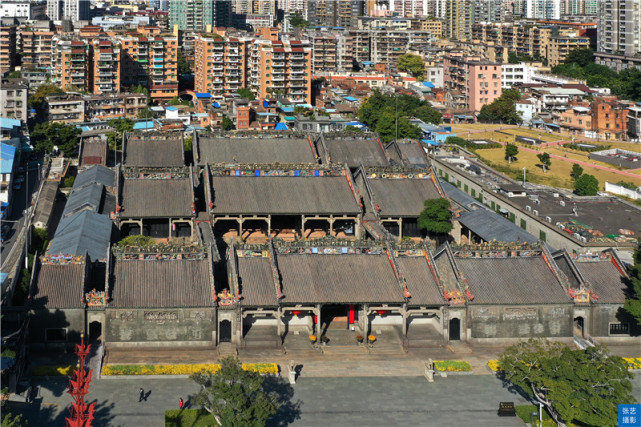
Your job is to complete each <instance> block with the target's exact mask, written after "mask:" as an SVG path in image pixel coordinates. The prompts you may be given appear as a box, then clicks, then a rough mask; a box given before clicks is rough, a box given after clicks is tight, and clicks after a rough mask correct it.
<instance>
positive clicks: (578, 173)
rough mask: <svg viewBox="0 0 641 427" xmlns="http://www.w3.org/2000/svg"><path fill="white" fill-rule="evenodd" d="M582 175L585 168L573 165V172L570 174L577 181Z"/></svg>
mask: <svg viewBox="0 0 641 427" xmlns="http://www.w3.org/2000/svg"><path fill="white" fill-rule="evenodd" d="M581 175H583V168H582V167H581V165H579V164H577V163H574V164H573V165H572V172H570V176H571V177H572V179H574V180H575V181H576V180H577V179H579V177H580V176H581Z"/></svg>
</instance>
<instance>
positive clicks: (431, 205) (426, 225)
mask: <svg viewBox="0 0 641 427" xmlns="http://www.w3.org/2000/svg"><path fill="white" fill-rule="evenodd" d="M423 205H424V206H425V209H423V211H422V212H421V214H420V215H419V217H418V226H419V228H421V229H422V230H426V231H428V232H430V233H434V234H447V233H449V232H450V231H452V228H453V227H454V226H453V225H452V211H451V210H450V209H451V205H450V202H449V200H447V199H428V200H425V202H423Z"/></svg>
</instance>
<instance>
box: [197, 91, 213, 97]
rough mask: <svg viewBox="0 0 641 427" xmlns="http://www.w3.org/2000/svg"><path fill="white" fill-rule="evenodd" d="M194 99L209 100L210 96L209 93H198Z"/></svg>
mask: <svg viewBox="0 0 641 427" xmlns="http://www.w3.org/2000/svg"><path fill="white" fill-rule="evenodd" d="M196 98H211V94H210V93H200V92H199V93H197V94H196Z"/></svg>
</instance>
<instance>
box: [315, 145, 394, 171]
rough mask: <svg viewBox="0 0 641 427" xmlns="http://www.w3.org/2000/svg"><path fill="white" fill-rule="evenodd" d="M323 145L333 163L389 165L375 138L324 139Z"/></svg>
mask: <svg viewBox="0 0 641 427" xmlns="http://www.w3.org/2000/svg"><path fill="white" fill-rule="evenodd" d="M325 145H326V146H327V150H329V155H330V159H331V161H332V162H333V163H345V164H347V165H348V166H349V167H358V166H360V165H361V164H363V165H365V166H388V165H389V161H388V160H387V157H386V156H385V152H384V151H383V148H382V147H381V146H380V144H379V143H378V141H377V140H376V139H345V140H340V139H326V140H325Z"/></svg>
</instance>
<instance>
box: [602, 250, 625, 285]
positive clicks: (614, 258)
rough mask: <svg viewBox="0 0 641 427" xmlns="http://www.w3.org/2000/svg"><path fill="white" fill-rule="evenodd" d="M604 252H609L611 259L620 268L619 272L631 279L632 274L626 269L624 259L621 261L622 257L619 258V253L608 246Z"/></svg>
mask: <svg viewBox="0 0 641 427" xmlns="http://www.w3.org/2000/svg"><path fill="white" fill-rule="evenodd" d="M603 252H607V253H609V254H610V261H612V264H614V266H615V267H616V268H617V270H619V273H621V274H622V275H623V277H624V278H626V279H629V278H630V275H629V274H628V273H627V271H626V267H625V264H623V261H621V258H619V255H617V253H616V251H615V250H614V249H612V248H608V249H606V250H605V251H603Z"/></svg>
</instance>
